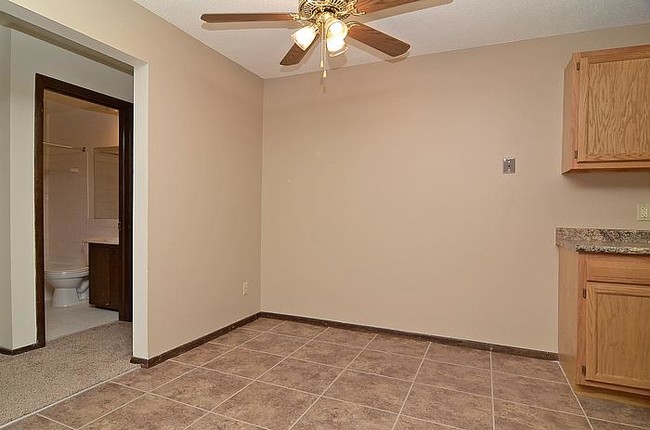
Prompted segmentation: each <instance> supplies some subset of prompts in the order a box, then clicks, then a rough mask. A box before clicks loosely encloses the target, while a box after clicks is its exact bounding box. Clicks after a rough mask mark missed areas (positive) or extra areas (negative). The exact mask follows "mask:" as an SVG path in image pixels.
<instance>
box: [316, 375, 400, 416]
mask: <svg viewBox="0 0 650 430" xmlns="http://www.w3.org/2000/svg"><path fill="white" fill-rule="evenodd" d="M410 387H411V384H410V383H409V382H406V381H400V380H397V379H392V378H385V377H383V376H378V375H370V374H367V373H359V372H353V371H349V370H348V371H345V372H344V373H343V374H342V375H341V376H340V377H339V379H337V380H336V382H335V383H334V385H332V386H331V387H330V388H329V389H328V390H327V391H326V392H325V396H327V397H333V398H335V399H340V400H345V401H348V402H352V403H358V404H361V405H365V406H370V407H374V408H378V409H383V410H385V411H389V412H399V410H400V408H401V407H402V403H403V402H404V399H405V398H406V395H407V394H408V391H409V388H410Z"/></svg>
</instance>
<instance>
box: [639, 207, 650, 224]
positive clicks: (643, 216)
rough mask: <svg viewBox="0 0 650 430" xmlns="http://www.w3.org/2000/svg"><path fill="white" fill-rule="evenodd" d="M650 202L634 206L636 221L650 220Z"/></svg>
mask: <svg viewBox="0 0 650 430" xmlns="http://www.w3.org/2000/svg"><path fill="white" fill-rule="evenodd" d="M649 212H650V203H643V204H640V205H638V206H637V207H636V220H637V221H650V213H649Z"/></svg>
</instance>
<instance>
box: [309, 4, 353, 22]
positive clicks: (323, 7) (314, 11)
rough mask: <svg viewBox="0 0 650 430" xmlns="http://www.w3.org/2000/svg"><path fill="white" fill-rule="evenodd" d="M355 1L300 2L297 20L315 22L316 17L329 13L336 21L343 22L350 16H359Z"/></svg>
mask: <svg viewBox="0 0 650 430" xmlns="http://www.w3.org/2000/svg"><path fill="white" fill-rule="evenodd" d="M356 3H357V0H300V3H299V5H298V15H299V17H298V19H299V20H301V21H310V22H315V21H317V20H318V16H319V15H321V14H323V13H329V14H331V15H332V16H334V17H335V18H337V19H340V20H344V19H345V18H347V17H349V16H350V15H361V13H359V12H358V11H357V8H356Z"/></svg>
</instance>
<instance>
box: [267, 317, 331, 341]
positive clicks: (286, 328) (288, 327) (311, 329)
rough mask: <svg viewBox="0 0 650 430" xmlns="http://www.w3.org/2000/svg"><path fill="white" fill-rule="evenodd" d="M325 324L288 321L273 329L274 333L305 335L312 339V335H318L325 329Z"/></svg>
mask: <svg viewBox="0 0 650 430" xmlns="http://www.w3.org/2000/svg"><path fill="white" fill-rule="evenodd" d="M325 328H326V327H324V326H318V325H313V324H303V323H299V322H295V321H286V322H285V323H284V324H280V325H279V326H276V327H275V328H273V329H271V331H272V332H273V333H279V334H286V335H290V336H298V337H305V338H309V339H311V338H312V337H314V336H316V335H318V334H319V333H322V332H324V331H325Z"/></svg>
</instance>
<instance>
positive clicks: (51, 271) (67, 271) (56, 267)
mask: <svg viewBox="0 0 650 430" xmlns="http://www.w3.org/2000/svg"><path fill="white" fill-rule="evenodd" d="M45 273H46V274H47V275H50V276H51V277H59V278H62V277H78V276H88V266H81V267H79V265H69V264H61V263H51V264H49V265H48V267H47V269H46V270H45Z"/></svg>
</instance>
